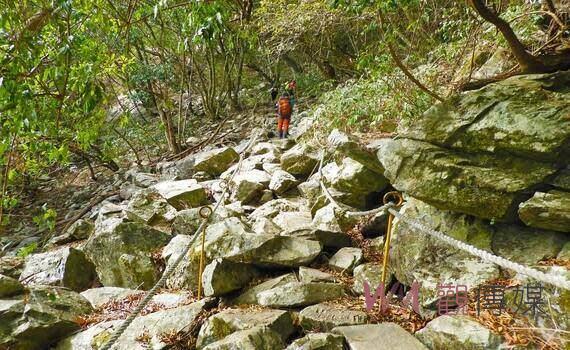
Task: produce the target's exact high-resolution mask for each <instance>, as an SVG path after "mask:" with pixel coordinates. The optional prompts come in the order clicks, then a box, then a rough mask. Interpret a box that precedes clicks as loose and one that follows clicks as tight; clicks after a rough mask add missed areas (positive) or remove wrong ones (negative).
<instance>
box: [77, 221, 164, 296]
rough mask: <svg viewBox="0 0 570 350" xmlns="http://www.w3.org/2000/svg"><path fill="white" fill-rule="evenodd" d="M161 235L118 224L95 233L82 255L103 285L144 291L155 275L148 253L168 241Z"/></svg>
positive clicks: (137, 225) (142, 227)
mask: <svg viewBox="0 0 570 350" xmlns="http://www.w3.org/2000/svg"><path fill="white" fill-rule="evenodd" d="M170 238H171V237H170V236H169V235H167V234H166V233H164V232H161V231H158V230H155V229H153V228H151V227H149V226H147V225H144V224H140V223H136V222H119V223H116V224H115V225H114V226H111V227H109V228H108V229H107V230H105V231H101V232H95V234H93V235H92V236H91V237H90V238H89V239H88V240H87V243H86V244H85V247H84V252H85V254H86V255H87V257H88V258H89V259H90V260H91V261H92V262H93V263H94V264H95V268H96V270H97V275H98V276H99V280H100V281H101V283H102V284H103V285H104V286H116V287H126V288H138V287H139V286H140V288H142V289H148V288H150V287H152V286H153V285H154V283H155V282H156V280H157V278H158V277H159V273H158V271H157V267H156V266H155V264H154V262H153V259H152V254H153V253H154V252H155V251H156V250H157V249H159V248H161V247H162V246H164V245H165V244H166V243H168V241H169V240H170Z"/></svg>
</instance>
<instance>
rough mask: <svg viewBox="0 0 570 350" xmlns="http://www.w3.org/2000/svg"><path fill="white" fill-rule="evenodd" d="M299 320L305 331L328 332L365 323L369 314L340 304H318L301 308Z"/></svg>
mask: <svg viewBox="0 0 570 350" xmlns="http://www.w3.org/2000/svg"><path fill="white" fill-rule="evenodd" d="M299 322H300V324H301V327H303V329H304V330H305V331H315V330H316V331H321V332H328V331H331V330H332V329H333V328H335V327H339V326H353V325H358V324H365V323H367V322H368V314H367V313H366V312H364V311H357V310H350V309H348V308H345V307H342V306H339V305H329V304H317V305H312V306H309V307H306V308H304V309H303V310H301V312H300V313H299Z"/></svg>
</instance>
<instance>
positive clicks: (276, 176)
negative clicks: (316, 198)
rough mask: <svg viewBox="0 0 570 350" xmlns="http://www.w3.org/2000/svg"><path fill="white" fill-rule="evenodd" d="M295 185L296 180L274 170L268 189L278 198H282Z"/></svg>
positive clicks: (289, 175)
mask: <svg viewBox="0 0 570 350" xmlns="http://www.w3.org/2000/svg"><path fill="white" fill-rule="evenodd" d="M295 185H297V179H295V177H294V176H293V175H291V174H289V173H288V172H286V171H284V170H275V172H273V174H272V175H271V182H270V183H269V189H270V190H272V191H273V192H275V194H277V195H278V196H282V195H283V194H285V193H286V192H287V191H289V190H290V189H292V188H294V187H295Z"/></svg>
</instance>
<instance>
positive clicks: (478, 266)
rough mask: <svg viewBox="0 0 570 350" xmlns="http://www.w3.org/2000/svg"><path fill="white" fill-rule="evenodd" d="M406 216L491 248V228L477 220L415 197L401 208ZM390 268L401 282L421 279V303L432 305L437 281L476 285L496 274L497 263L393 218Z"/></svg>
mask: <svg viewBox="0 0 570 350" xmlns="http://www.w3.org/2000/svg"><path fill="white" fill-rule="evenodd" d="M400 212H401V213H402V214H403V215H404V216H405V217H408V218H411V219H414V220H419V221H421V222H422V223H423V224H424V225H426V226H428V227H431V228H434V229H438V230H440V231H442V232H445V233H446V234H447V235H449V236H452V237H454V238H456V239H459V240H462V241H466V242H467V243H469V244H471V245H475V246H477V247H479V248H482V249H486V250H490V247H491V237H492V233H493V232H492V230H491V229H490V228H489V227H488V226H486V225H485V224H484V223H483V222H482V221H480V220H473V218H469V217H466V216H465V215H460V214H456V213H452V212H445V211H440V210H438V209H435V208H433V207H431V206H429V205H427V204H425V203H422V202H420V201H418V200H408V202H406V204H404V206H403V207H402V209H401V211H400ZM392 240H393V242H395V243H394V244H393V245H392V247H391V250H390V267H391V268H392V271H393V272H394V275H395V277H396V278H397V279H398V281H400V282H401V283H403V284H405V285H408V286H411V285H412V284H413V283H414V282H420V283H421V288H420V292H419V298H420V304H421V305H422V306H424V307H430V306H433V303H434V302H435V301H436V300H437V296H436V294H437V293H436V291H437V285H438V284H453V285H467V286H468V288H469V289H473V288H476V287H477V286H479V285H480V284H482V283H485V282H486V281H489V280H492V279H495V278H498V277H499V270H498V268H497V266H495V265H494V264H492V263H488V262H483V261H481V260H480V259H478V258H476V257H474V256H472V255H470V254H468V253H466V252H463V251H460V250H458V249H456V248H453V247H450V246H449V245H448V244H446V243H444V242H441V241H439V240H436V239H435V238H432V237H430V236H428V235H426V234H425V233H423V232H421V231H418V230H417V229H415V228H411V227H410V226H409V225H405V224H401V223H400V222H399V220H395V221H394V228H393V234H392Z"/></svg>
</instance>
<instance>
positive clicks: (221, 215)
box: [172, 205, 243, 235]
mask: <svg viewBox="0 0 570 350" xmlns="http://www.w3.org/2000/svg"><path fill="white" fill-rule="evenodd" d="M200 209H201V208H192V209H185V210H181V211H179V212H178V213H176V216H175V217H174V220H173V221H172V233H173V234H181V235H193V234H194V233H195V232H196V230H197V229H198V227H199V226H200V224H201V223H202V221H203V218H202V217H201V216H200ZM242 214H243V211H240V210H238V209H237V208H234V207H232V206H230V205H220V206H219V207H218V210H216V211H215V212H214V213H212V217H211V218H210V221H209V222H210V223H216V222H220V221H222V220H225V219H227V218H230V217H236V218H240V217H241V216H242Z"/></svg>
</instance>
